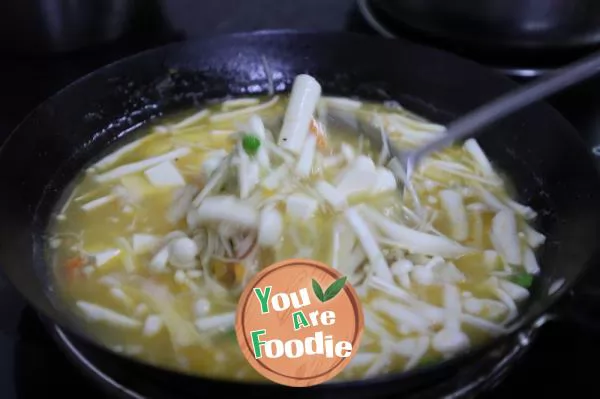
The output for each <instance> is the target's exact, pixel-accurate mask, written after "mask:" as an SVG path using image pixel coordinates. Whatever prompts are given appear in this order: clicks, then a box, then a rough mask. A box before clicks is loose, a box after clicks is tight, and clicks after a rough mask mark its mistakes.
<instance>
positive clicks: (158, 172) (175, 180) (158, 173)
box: [144, 161, 185, 187]
mask: <svg viewBox="0 0 600 399" xmlns="http://www.w3.org/2000/svg"><path fill="white" fill-rule="evenodd" d="M144 175H146V178H147V179H148V181H149V182H150V184H152V185H153V186H155V187H176V186H184V185H185V179H184V178H183V176H182V175H181V173H179V170H177V168H176V167H175V165H173V163H172V162H171V161H165V162H161V163H159V164H158V165H155V166H153V167H151V168H149V169H147V170H145V171H144Z"/></svg>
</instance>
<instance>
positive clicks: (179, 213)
mask: <svg viewBox="0 0 600 399" xmlns="http://www.w3.org/2000/svg"><path fill="white" fill-rule="evenodd" d="M197 193H198V187H196V186H192V185H188V186H185V187H184V188H183V189H182V190H181V191H179V192H178V193H177V195H176V197H175V198H174V201H173V203H172V204H171V206H170V207H169V210H168V211H167V220H168V221H169V222H170V223H173V224H175V223H177V222H179V221H180V220H181V219H183V218H184V217H185V214H186V213H187V211H188V208H189V207H190V205H192V201H193V200H194V196H196V194H197Z"/></svg>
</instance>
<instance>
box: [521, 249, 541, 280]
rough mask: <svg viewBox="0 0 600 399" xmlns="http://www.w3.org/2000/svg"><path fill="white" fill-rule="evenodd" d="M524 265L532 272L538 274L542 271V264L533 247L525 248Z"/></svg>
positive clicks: (528, 271)
mask: <svg viewBox="0 0 600 399" xmlns="http://www.w3.org/2000/svg"><path fill="white" fill-rule="evenodd" d="M523 267H524V268H525V270H526V271H527V273H530V274H538V273H539V272H540V266H539V265H538V261H537V259H536V257H535V254H534V253H533V251H532V250H531V248H525V251H524V252H523Z"/></svg>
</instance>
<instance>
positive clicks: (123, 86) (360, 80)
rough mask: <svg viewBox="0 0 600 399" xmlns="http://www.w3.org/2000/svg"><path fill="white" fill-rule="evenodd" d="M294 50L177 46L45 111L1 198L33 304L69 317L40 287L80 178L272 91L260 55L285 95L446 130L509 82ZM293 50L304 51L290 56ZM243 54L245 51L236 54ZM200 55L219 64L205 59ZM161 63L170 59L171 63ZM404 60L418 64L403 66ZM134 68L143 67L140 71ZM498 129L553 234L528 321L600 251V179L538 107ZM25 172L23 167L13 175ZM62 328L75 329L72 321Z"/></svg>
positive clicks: (16, 140)
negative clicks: (139, 137)
mask: <svg viewBox="0 0 600 399" xmlns="http://www.w3.org/2000/svg"><path fill="white" fill-rule="evenodd" d="M278 40H279V41H280V42H278ZM289 40H292V39H286V38H278V39H275V38H269V39H265V40H264V42H266V43H268V44H269V45H264V43H263V44H262V45H261V40H259V39H256V38H244V39H242V38H239V39H237V42H236V41H235V40H234V41H233V43H227V47H226V48H223V46H222V43H219V40H216V41H213V42H208V44H205V45H203V46H198V47H196V48H194V49H193V50H190V49H189V48H181V47H179V46H172V47H170V48H168V49H166V50H161V51H162V53H161V54H160V55H161V56H162V57H161V56H158V57H157V56H155V55H153V54H152V53H148V54H143V55H141V56H139V57H137V59H134V60H132V61H128V62H126V63H125V64H117V65H113V66H111V67H108V68H106V69H104V70H102V71H101V72H99V73H98V74H97V75H96V76H94V77H91V78H88V79H86V80H84V81H82V82H80V83H79V84H78V85H74V86H72V87H70V88H68V89H66V90H65V91H64V92H63V93H61V94H60V95H59V97H57V98H56V99H55V100H51V101H50V102H49V103H47V104H45V105H43V106H42V107H41V108H39V109H38V110H36V112H35V113H34V114H33V115H31V117H30V118H29V119H28V120H27V121H26V122H25V123H24V124H23V125H21V126H20V127H19V129H18V131H17V134H15V135H14V136H13V137H12V138H11V140H10V142H9V143H8V144H7V145H6V147H5V148H4V150H3V152H2V154H1V156H0V165H1V166H2V167H3V170H11V171H14V172H13V173H11V174H10V175H8V176H6V187H7V192H10V193H11V196H9V197H7V198H5V199H4V201H5V202H6V206H5V207H4V208H3V212H4V213H5V214H4V215H3V216H4V219H5V220H6V221H7V222H6V225H5V229H3V232H2V233H3V236H4V237H3V238H4V239H3V242H5V243H10V244H14V245H11V246H10V251H8V250H7V248H6V247H5V248H4V249H3V252H2V262H3V266H4V267H5V269H6V271H7V274H8V275H9V276H10V277H11V279H12V280H13V282H15V283H16V285H17V286H18V288H19V289H20V290H21V291H22V292H23V293H24V294H26V296H27V297H28V299H29V300H30V301H32V302H33V303H34V304H35V305H37V306H38V307H39V308H41V309H42V310H46V312H47V313H50V314H51V316H55V318H59V317H60V316H57V315H56V314H55V313H53V311H52V306H49V305H48V302H47V300H46V299H45V297H42V296H40V295H39V292H40V291H39V287H40V286H43V285H46V284H47V283H48V281H47V280H46V279H45V277H46V276H47V274H46V265H45V263H44V262H43V254H42V250H41V248H42V246H41V245H42V241H41V239H42V234H43V233H44V231H45V228H46V225H47V222H48V218H49V215H50V212H51V211H52V209H53V206H54V204H55V203H56V201H57V200H58V199H59V198H60V195H61V193H62V192H63V190H64V189H65V187H66V186H67V184H68V183H69V182H70V181H71V180H72V178H74V177H75V176H76V174H77V173H78V172H79V170H81V169H82V168H83V167H84V166H85V165H86V164H87V163H88V162H89V160H90V159H91V158H92V157H94V156H95V155H96V154H97V153H98V152H99V151H101V149H103V148H104V147H105V146H106V144H107V143H108V142H110V141H112V140H114V139H115V138H117V136H119V135H120V134H122V132H123V131H125V130H126V129H127V128H129V127H131V126H134V125H135V124H136V123H138V122H139V121H144V120H147V119H148V118H151V117H152V116H154V115H158V114H159V113H160V112H163V111H164V112H172V111H175V110H178V109H184V108H186V107H187V106H190V105H192V104H194V103H195V102H204V101H207V100H213V99H219V98H223V97H225V96H232V95H241V94H244V95H247V94H248V93H256V92H262V91H264V90H265V88H266V85H267V81H266V77H265V76H264V74H263V72H262V63H261V62H260V57H259V55H264V56H265V57H266V58H267V59H268V60H269V63H270V65H271V68H272V69H273V70H275V71H278V72H279V73H278V74H276V76H275V82H274V83H275V87H276V88H277V90H279V91H283V90H284V89H285V88H286V87H288V86H289V83H290V81H291V79H292V78H293V76H294V75H295V74H297V73H300V72H302V71H305V70H306V69H310V70H311V74H312V75H313V76H315V77H316V78H317V79H319V80H320V81H321V82H323V89H324V92H326V93H327V94H333V95H343V96H357V97H360V98H364V99H369V100H375V101H380V100H387V99H390V98H393V99H397V100H398V101H399V102H400V103H402V104H403V105H404V106H405V107H406V108H408V109H409V110H411V111H414V112H415V113H417V114H420V115H423V116H424V117H426V118H428V119H430V120H433V121H435V122H440V123H445V122H447V121H448V120H450V119H451V118H453V117H455V116H456V115H460V114H461V113H464V112H466V111H467V110H469V109H471V108H473V107H474V106H476V105H477V104H479V103H481V102H483V101H484V100H485V99H490V98H492V97H494V96H495V95H497V94H499V93H500V92H502V91H503V90H504V89H506V85H505V82H504V81H503V80H502V79H501V78H494V77H492V76H489V75H488V74H487V73H484V72H483V71H481V70H480V69H478V68H476V67H475V66H473V65H471V64H468V63H465V64H464V65H463V64H462V63H459V62H456V63H455V64H454V63H448V64H447V65H446V69H447V70H446V71H445V74H446V75H450V76H451V77H442V76H441V75H439V74H435V72H439V71H436V69H437V68H438V66H437V65H439V64H440V62H438V63H436V61H439V60H436V59H435V58H436V57H441V58H442V60H443V59H444V57H443V55H441V56H440V55H437V54H436V53H434V54H430V53H421V52H420V51H419V48H416V47H415V48H413V47H410V46H407V47H406V49H405V51H404V52H403V57H400V56H398V58H393V59H392V62H389V61H388V62H387V63H386V64H384V63H383V62H381V63H379V64H380V65H381V66H380V67H379V68H374V67H373V65H375V64H378V62H377V61H378V60H381V61H383V60H382V57H384V54H385V50H386V48H385V46H386V45H384V44H382V45H381V46H383V48H382V47H381V46H372V43H364V44H363V45H364V52H365V56H366V58H369V57H372V58H371V61H369V62H368V63H366V64H361V63H359V64H360V65H359V67H357V68H352V70H353V72H352V73H343V72H340V69H342V68H340V65H349V64H350V63H351V62H352V61H355V60H353V54H350V53H349V52H348V50H346V51H344V50H340V49H338V47H339V46H337V45H336V46H333V47H328V46H331V45H332V41H334V39H333V38H325V39H324V40H322V41H321V43H320V44H319V45H313V44H312V41H310V40H308V39H297V38H294V39H293V40H295V41H296V42H294V43H289ZM303 40H306V41H304V42H303ZM361 40H362V39H360V40H359V39H357V40H356V43H361ZM328 41H329V42H328ZM356 43H354V45H356ZM290 44H295V45H297V46H296V47H295V48H294V49H293V50H292V49H291V48H290V49H289V50H287V51H286V48H288V47H290V46H289V45H290ZM333 44H339V43H335V41H334V43H333ZM367 44H368V45H367ZM298 46H299V47H298ZM242 48H243V49H244V50H246V51H245V52H237V50H239V49H242ZM298 48H300V49H302V51H298ZM332 48H336V49H337V50H336V51H338V52H340V53H339V54H336V51H331V49H332ZM361 48H362V45H361ZM248 49H250V51H248ZM298 53H301V54H298ZM201 54H211V56H208V57H204V58H202V57H200V55H201ZM239 54H248V55H247V56H246V55H244V56H240V55H239ZM334 57H336V58H334ZM163 59H166V60H168V61H167V62H166V63H164V64H163V62H162V60H163ZM405 59H406V60H410V62H407V63H405V62H403V61H404V60H405ZM232 60H233V61H232ZM334 60H336V61H334ZM345 62H347V63H346V64H345ZM441 63H442V64H443V62H441ZM194 64H196V65H194ZM135 65H138V66H139V65H143V66H144V67H143V68H141V69H140V68H137V70H136V68H135V67H134V66H135ZM223 65H225V66H224V67H223ZM448 65H450V67H448ZM173 68H175V69H177V72H173V70H172V69H173ZM132 70H136V72H135V73H132V72H131V71H132ZM481 82H485V84H482V83H481ZM82 98H84V99H86V101H81V99H82ZM111 123H112V124H113V125H112V126H109V125H110V124H111ZM107 126H109V127H108V128H106V127H107ZM102 129H105V130H104V131H102ZM491 130H493V131H490V132H489V133H488V134H486V135H483V136H481V138H480V143H481V145H482V147H483V149H484V150H485V151H486V152H487V154H488V155H489V157H490V158H491V159H492V160H493V161H494V162H495V163H496V165H497V166H498V167H499V169H501V170H503V171H505V172H506V174H507V175H508V176H510V178H511V180H512V181H513V182H514V184H515V189H516V192H517V194H518V199H519V200H522V201H524V202H527V203H528V204H530V205H531V206H532V207H533V208H534V209H536V210H538V212H539V216H538V222H539V228H540V229H541V231H542V232H543V233H545V234H546V235H547V236H548V240H547V243H546V245H545V246H544V249H543V252H542V253H541V254H540V264H541V265H542V273H543V274H542V278H541V279H539V280H538V282H537V283H536V285H535V286H534V291H533V295H532V304H531V306H530V308H529V310H528V311H527V312H526V314H525V319H527V318H528V317H529V316H534V315H536V314H539V313H540V312H541V311H543V310H545V308H546V306H547V301H546V300H547V299H548V297H549V295H548V289H549V288H550V286H551V285H552V283H553V282H554V281H556V279H561V278H562V279H565V281H566V283H567V285H568V283H569V282H571V281H572V280H573V279H574V278H575V277H576V276H578V275H579V274H580V272H581V271H582V270H583V267H584V266H585V262H586V260H587V259H588V258H589V257H590V256H591V255H592V253H593V252H594V251H595V238H594V236H595V232H596V228H597V226H598V211H597V210H596V207H595V202H596V201H597V199H598V193H599V190H598V182H597V175H596V171H595V170H594V167H593V164H592V161H591V159H590V158H589V157H588V156H587V154H586V152H585V151H584V148H583V146H582V145H581V144H580V142H579V141H578V140H577V139H576V137H575V136H574V134H573V133H574V132H572V131H571V129H570V128H569V127H568V125H567V124H566V123H565V122H564V121H563V120H562V119H561V118H560V117H558V116H556V115H555V114H553V113H551V112H549V111H548V109H547V108H546V107H544V106H536V107H532V108H531V109H530V110H527V111H526V112H523V113H522V114H520V115H517V116H515V117H514V118H511V119H508V120H506V121H505V122H503V123H501V124H498V125H497V126H496V127H494V128H493V129H491ZM99 131H101V133H100V134H98V132H99ZM32 136H33V137H34V138H35V140H33V139H32ZM17 164H18V165H23V167H21V168H19V169H18V170H15V168H14V165H17ZM34 165H44V167H43V168H36V167H34ZM48 182H51V183H50V185H48ZM40 198H43V200H42V202H39V199H40ZM38 204H39V206H38ZM36 208H37V209H36ZM34 214H35V218H33V217H32V215H34ZM32 233H33V234H32ZM32 247H33V248H35V251H33V256H32V252H31V248H32ZM17 265H18V267H17ZM34 271H35V273H36V274H37V276H38V277H39V278H40V281H41V282H42V284H41V285H38V286H37V287H32V285H31V284H32V283H34V282H32V281H27V279H28V278H29V280H30V277H31V272H34ZM28 288H29V289H28ZM559 292H560V291H559ZM49 296H50V297H52V293H51V292H50V293H49ZM57 306H60V305H59V304H57ZM59 320H60V321H65V323H67V322H66V320H65V319H64V318H61V319H59Z"/></svg>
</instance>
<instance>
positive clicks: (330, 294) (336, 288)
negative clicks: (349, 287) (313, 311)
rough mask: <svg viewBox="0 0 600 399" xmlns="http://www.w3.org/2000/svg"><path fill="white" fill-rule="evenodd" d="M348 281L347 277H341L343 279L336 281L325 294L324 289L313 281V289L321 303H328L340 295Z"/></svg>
mask: <svg viewBox="0 0 600 399" xmlns="http://www.w3.org/2000/svg"><path fill="white" fill-rule="evenodd" d="M346 279H347V277H346V276H344V277H341V278H339V279H337V280H335V281H334V282H333V283H332V284H331V285H330V286H329V287H328V288H327V289H326V290H325V293H323V289H322V288H321V286H320V285H319V283H318V282H317V281H316V280H315V279H313V280H312V288H313V291H314V292H315V295H316V296H317V298H319V300H320V301H321V302H327V301H329V300H331V299H333V298H335V297H336V295H337V294H339V293H340V291H341V290H342V289H343V288H344V284H346Z"/></svg>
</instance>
